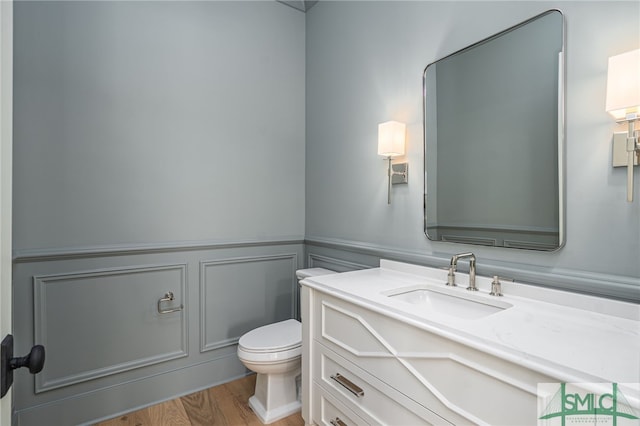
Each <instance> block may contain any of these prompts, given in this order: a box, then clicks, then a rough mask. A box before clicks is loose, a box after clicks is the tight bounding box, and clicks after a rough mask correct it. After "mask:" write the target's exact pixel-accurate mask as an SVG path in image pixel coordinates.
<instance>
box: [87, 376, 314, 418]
mask: <svg viewBox="0 0 640 426" xmlns="http://www.w3.org/2000/svg"><path fill="white" fill-rule="evenodd" d="M255 383H256V376H255V374H254V375H251V376H248V377H244V378H242V379H238V380H235V381H233V382H230V383H225V384H223V385H219V386H215V387H213V388H209V389H205V390H203V391H200V392H196V393H192V394H190V395H186V396H183V397H182V398H177V399H173V400H171V401H167V402H164V403H162V404H158V405H154V406H151V407H147V408H144V409H142V410H139V411H135V412H133V413H129V414H125V415H122V416H119V417H117V418H113V419H111V420H107V421H104V422H101V423H97V424H96V425H95V426H201V425H202V426H204V425H233V426H235V425H251V426H259V425H262V423H260V420H258V418H257V417H256V415H255V414H253V411H252V410H251V408H249V404H248V403H247V401H248V399H249V397H250V396H251V395H253V389H254V387H255ZM271 424H272V425H274V426H302V425H304V420H302V417H301V416H300V413H296V414H293V415H291V416H289V417H287V418H284V419H282V420H279V421H277V422H274V423H271Z"/></svg>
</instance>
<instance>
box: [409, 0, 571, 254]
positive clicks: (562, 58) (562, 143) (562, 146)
mask: <svg viewBox="0 0 640 426" xmlns="http://www.w3.org/2000/svg"><path fill="white" fill-rule="evenodd" d="M552 13H559V14H560V17H561V25H562V28H561V50H560V52H559V61H558V68H559V69H558V91H557V102H558V104H557V105H558V131H557V135H558V139H557V150H558V159H557V170H558V191H557V197H558V209H559V212H558V244H557V246H554V247H553V248H541V247H538V246H536V244H535V243H533V244H531V246H528V247H527V246H523V245H521V246H505V245H495V244H494V245H490V244H486V243H483V242H473V241H472V237H470V238H469V240H468V241H456V240H455V239H447V240H443V239H432V238H431V237H430V236H429V234H428V231H427V202H428V201H427V69H428V68H429V67H430V66H431V65H434V64H436V63H438V62H439V61H442V60H444V59H447V58H450V57H453V56H456V55H459V54H461V53H463V52H465V51H467V50H470V49H473V48H475V47H478V46H480V45H483V44H486V43H488V42H490V41H492V40H494V39H497V38H499V37H501V36H503V35H505V34H507V33H510V32H512V31H514V30H517V29H519V28H521V27H523V26H525V25H527V24H529V23H531V22H533V21H535V20H537V19H539V18H542V17H544V16H546V15H549V14H552ZM422 90H423V93H422V108H423V114H422V121H423V144H422V148H423V162H424V164H423V166H424V169H423V170H424V181H423V184H424V187H423V220H424V234H425V236H426V237H427V238H428V239H429V241H434V242H448V243H461V244H471V245H473V244H478V245H483V246H487V247H498V248H509V249H523V250H534V251H544V252H554V251H558V250H560V249H561V248H562V247H564V245H565V243H566V227H565V225H566V158H565V157H566V126H565V115H566V103H565V98H566V20H565V16H564V13H563V12H562V11H561V10H560V9H555V8H552V9H548V10H545V11H544V12H542V13H539V14H537V15H535V16H533V17H531V18H529V19H526V20H525V21H522V22H520V23H517V24H515V25H513V26H511V27H509V28H507V29H505V30H502V31H500V32H498V33H495V34H493V35H491V36H489V37H486V38H484V39H482V40H480V41H478V42H476V43H473V44H470V45H468V46H466V47H464V48H462V49H459V50H456V51H455V52H453V53H451V54H448V55H446V56H443V57H441V58H439V59H437V60H435V61H433V62H431V63H429V64H428V65H427V66H426V67H425V69H424V72H423V75H422ZM476 142H477V141H476Z"/></svg>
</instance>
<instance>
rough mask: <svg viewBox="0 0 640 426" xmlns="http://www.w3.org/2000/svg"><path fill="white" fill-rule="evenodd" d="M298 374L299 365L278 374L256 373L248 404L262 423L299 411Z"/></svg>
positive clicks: (300, 405) (271, 421)
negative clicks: (253, 389) (254, 384)
mask: <svg viewBox="0 0 640 426" xmlns="http://www.w3.org/2000/svg"><path fill="white" fill-rule="evenodd" d="M297 361H298V363H299V362H300V360H299V359H298V360H297ZM299 375H300V368H299V367H298V368H296V369H294V370H293V371H291V370H290V371H287V372H285V373H280V374H260V373H258V374H257V376H256V389H255V394H254V395H253V396H252V397H251V398H249V406H250V407H251V409H253V412H254V413H255V414H256V416H257V417H258V419H259V420H260V421H261V422H262V423H264V424H269V423H273V422H275V421H276V420H280V419H283V418H285V417H287V416H290V415H291V414H294V413H296V412H298V411H300V409H301V407H302V404H301V403H300V398H299V397H298V389H297V383H296V382H297V380H296V378H297V376H299Z"/></svg>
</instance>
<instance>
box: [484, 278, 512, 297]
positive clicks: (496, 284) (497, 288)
mask: <svg viewBox="0 0 640 426" xmlns="http://www.w3.org/2000/svg"><path fill="white" fill-rule="evenodd" d="M500 280H503V281H511V282H513V278H505V277H500V276H498V275H494V276H493V281H491V293H489V295H491V296H502V286H501V285H500V284H501V283H500Z"/></svg>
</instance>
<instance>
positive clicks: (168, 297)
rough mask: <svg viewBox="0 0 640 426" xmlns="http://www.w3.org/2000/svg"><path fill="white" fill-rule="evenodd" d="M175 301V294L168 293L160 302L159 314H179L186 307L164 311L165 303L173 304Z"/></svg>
mask: <svg viewBox="0 0 640 426" xmlns="http://www.w3.org/2000/svg"><path fill="white" fill-rule="evenodd" d="M174 299H175V297H174V296H173V292H171V291H168V292H167V293H165V295H164V297H163V298H162V299H160V300H158V313H159V314H170V313H172V312H178V311H181V310H182V309H183V308H184V306H182V305H180V306H178V307H177V308H170V309H162V303H163V302H171V301H173V300H174Z"/></svg>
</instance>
